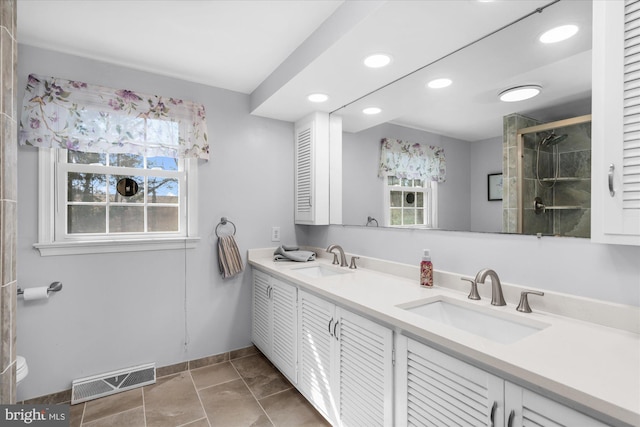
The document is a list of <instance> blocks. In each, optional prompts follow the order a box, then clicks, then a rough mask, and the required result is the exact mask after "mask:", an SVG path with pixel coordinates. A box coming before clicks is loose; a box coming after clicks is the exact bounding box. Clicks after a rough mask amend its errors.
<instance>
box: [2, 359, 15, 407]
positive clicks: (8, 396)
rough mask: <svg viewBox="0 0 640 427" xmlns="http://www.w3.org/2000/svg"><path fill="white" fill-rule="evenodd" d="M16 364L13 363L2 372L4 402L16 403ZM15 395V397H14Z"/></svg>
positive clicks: (4, 403)
mask: <svg viewBox="0 0 640 427" xmlns="http://www.w3.org/2000/svg"><path fill="white" fill-rule="evenodd" d="M15 389H16V364H15V363H13V364H11V366H10V367H9V368H7V369H6V370H5V371H3V372H2V373H0V397H1V398H2V404H3V405H6V404H13V403H15V395H16V390H15ZM12 396H13V398H12Z"/></svg>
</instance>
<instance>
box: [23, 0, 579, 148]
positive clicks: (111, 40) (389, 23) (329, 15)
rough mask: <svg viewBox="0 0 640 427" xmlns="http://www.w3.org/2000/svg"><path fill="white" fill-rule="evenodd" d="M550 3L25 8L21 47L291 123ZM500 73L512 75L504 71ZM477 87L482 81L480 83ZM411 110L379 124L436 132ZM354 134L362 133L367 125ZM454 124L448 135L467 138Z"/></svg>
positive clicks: (158, 1)
mask: <svg viewBox="0 0 640 427" xmlns="http://www.w3.org/2000/svg"><path fill="white" fill-rule="evenodd" d="M549 3H551V0H518V1H508V0H502V1H500V0H497V1H493V2H480V1H477V0H456V1H451V0H422V1H417V0H410V1H404V0H392V1H374V0H368V1H334V0H324V1H313V0H284V1H271V0H258V1H220V0H216V1H207V0H199V1H187V0H178V1H171V0H134V1H132V0H129V1H117V0H82V1H80V0H76V1H73V0H18V41H19V42H20V43H24V44H28V45H33V46H37V47H42V48H47V49H53V50H57V51H61V52H65V53H71V54H75V55H79V56H84V57H89V58H92V59H96V60H102V61H107V62H111V63H116V64H120V65H124V66H128V67H131V68H136V69H140V70H145V71H150V72H154V73H158V74H163V75H168V76H172V77H177V78H181V79H185V80H189V81H194V82H198V83H202V84H207V85H211V86H216V87H220V88H224V89H229V90H233V91H238V92H242V93H246V94H250V95H251V107H252V112H253V114H257V115H261V116H265V117H271V118H275V119H280V120H287V121H295V120H297V119H299V118H301V117H303V116H304V115H306V114H308V113H310V112H312V111H314V110H320V111H333V110H336V109H338V108H340V107H341V106H343V105H346V104H348V103H351V102H352V101H354V100H355V99H357V98H359V97H361V96H363V95H364V94H367V93H369V92H371V91H373V90H375V89H376V88H379V87H380V86H383V85H385V84H387V83H389V82H391V81H393V80H395V79H397V78H399V77H401V76H403V75H406V74H408V73H410V72H411V71H413V70H415V69H417V68H419V67H421V66H423V65H425V64H428V63H431V62H433V61H435V60H437V59H438V58H440V57H442V56H443V55H445V54H447V53H449V52H452V51H454V50H456V49H458V48H460V47H462V46H464V45H466V44H468V43H470V42H472V41H474V40H476V39H478V38H480V37H482V36H484V35H487V34H488V33H490V32H492V31H493V30H495V29H497V28H500V27H501V26H503V25H506V24H508V23H511V22H512V21H514V20H516V19H518V18H520V17H522V16H524V15H525V14H527V13H529V12H532V11H534V10H535V9H536V8H538V7H541V6H544V5H547V4H549ZM571 3H584V2H577V1H575V0H571V1H562V2H560V3H559V4H558V5H553V6H551V7H550V8H549V10H552V9H560V8H561V7H560V6H564V5H567V4H571ZM586 3H589V2H586ZM583 9H584V8H583ZM589 10H590V8H589ZM540 16H541V17H543V18H538V21H540V20H542V21H545V22H549V24H551V23H552V21H553V19H549V18H550V17H551V14H550V13H548V12H547V10H545V11H544V12H543V13H542V14H540ZM583 34H584V33H583ZM589 34H590V33H589ZM507 49H516V48H515V47H509V48H507ZM466 50H467V49H465V51H466ZM374 52H386V53H389V54H391V55H392V56H393V61H392V63H391V65H390V66H388V67H386V68H384V69H377V70H372V69H367V68H365V67H364V66H363V65H362V60H363V58H364V57H365V56H366V55H368V54H370V53H374ZM494 53H495V52H492V51H491V50H489V52H488V53H487V52H486V51H484V52H481V51H478V52H476V53H475V54H476V55H485V56H486V55H493V54H494ZM526 58H527V57H526V55H525V56H524V57H521V58H520V59H518V61H525V59H526ZM563 59H566V58H563ZM585 61H586V59H585V58H582V63H580V67H581V68H578V69H575V68H573V67H574V65H572V64H569V65H566V66H570V67H572V68H571V73H572V74H571V77H570V78H569V79H565V80H568V81H569V82H575V81H577V80H580V79H584V78H587V79H589V82H590V73H587V74H589V75H588V76H587V77H584V78H583V77H579V76H581V75H582V74H584V73H583V72H584V71H585V70H584V68H585V66H584V65H585V64H586V62H585ZM525 63H526V64H528V65H529V69H528V70H524V69H522V67H520V68H518V67H515V68H513V69H512V70H511V71H513V72H515V73H516V75H519V76H522V77H523V78H524V77H527V79H528V80H531V79H533V80H536V78H537V77H536V76H531V75H526V73H525V71H529V72H533V71H534V68H536V67H533V66H532V64H531V63H530V62H526V61H525ZM439 64H440V63H439ZM439 64H436V65H439ZM429 68H431V67H429ZM510 68H512V67H510ZM586 68H589V67H586ZM433 69H434V70H435V69H436V68H435V67H433ZM564 70H566V67H565V68H564ZM502 71H506V70H502ZM443 72H444V71H443ZM555 72H557V68H556V71H555ZM476 73H477V69H476V68H475V67H473V66H471V67H469V66H464V67H462V70H458V75H457V77H456V80H457V81H463V79H465V78H466V79H467V80H469V81H471V80H473V79H474V76H476ZM465 74H466V77H465ZM497 74H500V76H502V77H505V74H504V73H503V72H501V73H497ZM458 76H459V77H458ZM512 76H513V74H512ZM475 80H476V81H477V83H480V81H481V80H482V79H478V78H476V79H475ZM482 84H483V85H484V86H483V87H481V88H478V93H484V94H485V95H486V94H488V93H493V92H495V90H496V88H497V85H498V84H499V82H498V81H497V80H496V79H495V78H494V79H486V81H483V83H482ZM463 86H464V85H458V87H459V88H462V87H463ZM455 87H456V85H453V86H452V87H450V88H449V89H448V90H449V97H450V99H452V98H453V96H451V95H455V96H458V95H459V94H458V93H457V92H455ZM389 90H390V89H388V90H387V91H389ZM318 91H320V92H324V93H326V94H328V95H329V97H330V99H329V101H328V102H326V103H323V104H312V103H310V102H309V101H308V100H307V99H306V96H307V95H308V94H310V93H313V92H318ZM443 93H445V92H443ZM374 96H376V95H373V96H372V97H368V98H367V100H371V99H374V98H373V97H374ZM403 96H404V95H403ZM405 98H406V97H405ZM565 100H566V99H565ZM480 101H481V102H480ZM362 102H364V101H362ZM464 102H465V105H467V104H469V103H474V104H475V103H479V104H478V105H481V106H483V108H485V109H486V108H488V104H487V100H486V99H483V100H480V99H475V100H474V99H471V98H466V99H465V101H464ZM397 104H402V103H397ZM354 105H355V104H354ZM410 105H413V104H411V102H405V103H404V109H402V108H400V109H398V110H397V111H394V108H398V106H396V107H393V108H386V109H385V113H386V115H384V116H380V117H379V118H378V119H376V120H377V122H380V121H381V120H383V119H384V120H396V121H398V122H405V123H406V124H408V125H411V126H415V127H420V128H424V129H432V127H433V123H429V122H428V121H425V122H422V121H421V120H422V119H421V118H424V117H425V115H426V113H425V111H424V110H421V109H420V108H418V105H417V104H416V105H415V106H414V107H415V108H413V109H412V110H411V111H412V113H413V114H412V115H406V113H407V108H406V107H407V106H410ZM467 106H468V105H467ZM449 108H459V107H455V106H453V105H452V106H450V107H449ZM442 110H443V111H444V110H445V109H444V108H443V109H442ZM405 115H406V117H405ZM347 116H348V114H345V124H346V125H347V127H348V126H349V124H348V123H346V117H347ZM443 120H444V118H442V119H441V120H440V121H443ZM477 120H478V122H477V123H475V124H474V123H473V122H471V121H470V120H469V121H468V122H466V125H467V127H477V128H480V127H481V123H480V122H479V121H480V120H484V119H482V118H481V117H478V119H477ZM458 123H459V121H458ZM370 124H375V123H373V122H372V123H370ZM354 126H355V127H358V126H360V127H362V123H360V125H354ZM355 127H354V128H355ZM453 127H454V126H453V125H452V126H451V129H444V128H443V129H441V131H442V132H443V133H445V134H450V135H452V136H458V137H462V135H456V134H455V131H454V129H452V128H453ZM458 127H459V126H458ZM434 130H435V129H434Z"/></svg>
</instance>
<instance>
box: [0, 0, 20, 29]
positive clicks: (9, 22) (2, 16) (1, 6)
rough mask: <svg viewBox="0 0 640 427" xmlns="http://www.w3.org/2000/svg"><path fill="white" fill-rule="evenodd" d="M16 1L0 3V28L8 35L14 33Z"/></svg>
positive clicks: (7, 0)
mask: <svg viewBox="0 0 640 427" xmlns="http://www.w3.org/2000/svg"><path fill="white" fill-rule="evenodd" d="M16 10H17V8H16V0H2V1H1V2H0V27H4V28H6V29H7V30H8V31H9V33H10V34H15V33H16Z"/></svg>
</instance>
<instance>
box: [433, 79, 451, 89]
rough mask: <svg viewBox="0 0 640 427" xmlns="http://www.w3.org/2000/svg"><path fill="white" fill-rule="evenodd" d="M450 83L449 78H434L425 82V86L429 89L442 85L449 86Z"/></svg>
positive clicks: (441, 86) (438, 87)
mask: <svg viewBox="0 0 640 427" xmlns="http://www.w3.org/2000/svg"><path fill="white" fill-rule="evenodd" d="M451 83H453V82H452V81H451V79H435V80H431V81H430V82H429V83H427V86H428V87H430V88H431V89H441V88H443V87H447V86H450V85H451Z"/></svg>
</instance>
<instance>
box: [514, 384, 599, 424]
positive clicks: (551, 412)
mask: <svg viewBox="0 0 640 427" xmlns="http://www.w3.org/2000/svg"><path fill="white" fill-rule="evenodd" d="M505 398H506V405H505V406H506V408H507V411H506V413H505V417H507V418H508V417H509V414H510V412H511V411H512V410H513V413H514V417H513V422H512V425H513V426H523V427H539V426H542V427H573V426H580V427H605V426H606V424H604V423H601V422H600V421H598V420H595V419H594V418H591V417H588V416H587V415H584V414H582V413H580V412H578V411H576V410H574V409H571V408H569V407H567V406H564V405H562V404H560V403H558V402H555V401H553V400H550V399H548V398H546V397H543V396H541V395H539V394H537V393H534V392H532V391H530V390H527V389H525V388H522V387H520V386H517V385H515V384H512V383H509V382H506V383H505Z"/></svg>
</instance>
